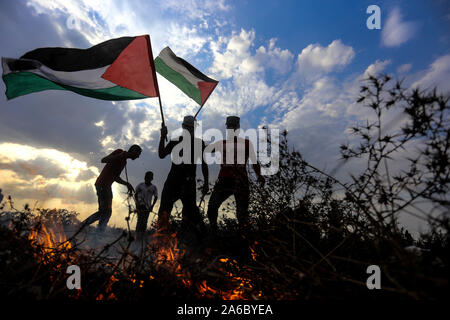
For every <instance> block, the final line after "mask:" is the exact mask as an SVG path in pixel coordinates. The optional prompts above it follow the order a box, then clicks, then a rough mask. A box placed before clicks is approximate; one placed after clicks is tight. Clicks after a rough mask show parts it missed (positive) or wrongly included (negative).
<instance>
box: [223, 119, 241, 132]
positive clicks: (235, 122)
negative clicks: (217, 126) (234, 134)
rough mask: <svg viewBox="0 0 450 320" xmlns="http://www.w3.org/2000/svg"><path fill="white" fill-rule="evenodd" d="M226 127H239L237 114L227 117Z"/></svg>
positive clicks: (234, 128) (235, 128)
mask: <svg viewBox="0 0 450 320" xmlns="http://www.w3.org/2000/svg"><path fill="white" fill-rule="evenodd" d="M225 125H226V127H227V129H233V130H237V129H239V128H240V127H241V124H240V118H239V117H237V116H229V117H227V122H226V123H225Z"/></svg>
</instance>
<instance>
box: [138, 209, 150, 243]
mask: <svg viewBox="0 0 450 320" xmlns="http://www.w3.org/2000/svg"><path fill="white" fill-rule="evenodd" d="M149 215H150V211H148V210H138V212H137V223H136V240H142V238H143V236H144V233H145V230H147V222H148V216H149Z"/></svg>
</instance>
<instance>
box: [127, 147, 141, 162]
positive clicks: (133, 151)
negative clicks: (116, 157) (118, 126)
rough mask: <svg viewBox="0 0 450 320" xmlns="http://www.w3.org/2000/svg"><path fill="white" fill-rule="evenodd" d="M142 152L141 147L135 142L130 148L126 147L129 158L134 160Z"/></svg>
mask: <svg viewBox="0 0 450 320" xmlns="http://www.w3.org/2000/svg"><path fill="white" fill-rule="evenodd" d="M141 153H142V148H141V147H140V146H138V145H137V144H133V145H132V146H131V147H130V149H128V154H129V157H130V159H131V160H136V159H137V158H139V156H140V155H141Z"/></svg>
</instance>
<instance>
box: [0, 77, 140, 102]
mask: <svg viewBox="0 0 450 320" xmlns="http://www.w3.org/2000/svg"><path fill="white" fill-rule="evenodd" d="M3 81H4V82H5V84H6V97H7V98H8V99H13V98H16V97H19V96H23V95H25V94H29V93H32V92H39V91H44V90H69V91H73V92H76V93H78V94H81V95H83V96H87V97H92V98H96V99H102V100H130V99H145V98H148V97H147V96H144V95H142V94H140V93H138V92H136V91H133V90H130V89H127V88H123V87H121V86H115V87H111V88H102V89H85V88H77V87H72V86H68V85H64V84H60V83H56V82H53V81H50V80H48V79H45V78H43V77H41V76H38V75H36V74H34V73H31V72H17V73H8V74H5V75H3Z"/></svg>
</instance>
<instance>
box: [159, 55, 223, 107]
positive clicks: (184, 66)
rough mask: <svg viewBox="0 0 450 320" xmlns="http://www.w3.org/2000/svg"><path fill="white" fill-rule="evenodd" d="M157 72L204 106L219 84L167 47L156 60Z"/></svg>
mask: <svg viewBox="0 0 450 320" xmlns="http://www.w3.org/2000/svg"><path fill="white" fill-rule="evenodd" d="M155 67H156V71H157V72H158V73H159V74H160V75H162V76H163V77H164V78H166V79H167V80H169V81H170V82H172V83H173V84H174V85H176V86H177V87H178V88H179V89H180V90H181V91H183V92H184V93H185V94H186V95H188V96H189V97H190V98H192V99H193V100H194V101H195V102H197V103H198V104H199V105H201V106H203V105H204V104H205V102H206V100H207V99H208V97H209V95H210V94H211V93H212V92H213V91H214V88H215V87H216V85H217V84H218V83H219V81H216V80H214V79H211V78H208V77H207V76H205V75H204V74H203V73H201V72H200V71H199V70H197V69H196V68H195V67H194V66H192V65H191V64H190V63H189V62H187V61H185V60H183V59H182V58H179V57H177V56H176V55H175V54H174V53H173V51H172V50H170V48H169V47H165V48H164V49H163V50H162V51H161V52H160V53H159V55H158V56H157V57H156V59H155Z"/></svg>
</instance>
